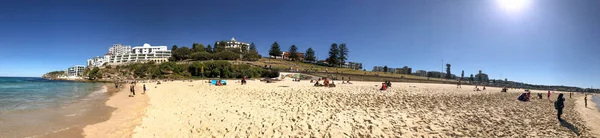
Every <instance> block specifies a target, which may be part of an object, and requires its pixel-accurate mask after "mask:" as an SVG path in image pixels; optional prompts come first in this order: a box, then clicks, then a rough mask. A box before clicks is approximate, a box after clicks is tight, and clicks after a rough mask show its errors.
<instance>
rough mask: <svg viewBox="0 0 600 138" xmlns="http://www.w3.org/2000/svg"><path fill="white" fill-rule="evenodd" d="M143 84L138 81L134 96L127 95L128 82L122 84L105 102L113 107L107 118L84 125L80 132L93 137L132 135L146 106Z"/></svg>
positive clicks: (144, 112) (146, 100) (146, 99)
mask: <svg viewBox="0 0 600 138" xmlns="http://www.w3.org/2000/svg"><path fill="white" fill-rule="evenodd" d="M143 84H144V83H139V84H137V85H136V86H135V89H136V95H135V96H134V97H128V95H130V92H129V91H128V89H127V88H129V85H130V84H127V85H124V88H122V89H119V90H118V91H115V92H114V93H113V94H112V95H111V96H110V98H108V100H107V101H106V102H105V105H106V106H108V107H111V108H115V110H114V111H112V112H111V113H110V115H109V118H107V119H106V120H105V121H102V122H98V123H95V124H90V125H87V126H85V127H84V128H83V132H82V133H81V134H82V135H83V136H85V137H93V138H94V137H97V138H108V137H111V138H112V137H132V135H133V133H134V129H135V128H136V126H139V125H140V124H141V121H142V118H143V117H144V115H145V114H146V107H147V106H148V100H149V97H148V96H147V95H143V94H141V92H143V88H142V86H143ZM111 87H114V86H111ZM149 92H150V91H149Z"/></svg>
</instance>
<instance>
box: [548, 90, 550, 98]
mask: <svg viewBox="0 0 600 138" xmlns="http://www.w3.org/2000/svg"><path fill="white" fill-rule="evenodd" d="M548 100H550V91H548Z"/></svg>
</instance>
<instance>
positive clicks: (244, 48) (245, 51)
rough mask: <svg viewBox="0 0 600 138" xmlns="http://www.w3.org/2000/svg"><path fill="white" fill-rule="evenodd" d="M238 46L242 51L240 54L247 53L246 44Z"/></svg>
mask: <svg viewBox="0 0 600 138" xmlns="http://www.w3.org/2000/svg"><path fill="white" fill-rule="evenodd" d="M240 48H241V50H240V51H241V52H242V54H248V45H242V47H240Z"/></svg>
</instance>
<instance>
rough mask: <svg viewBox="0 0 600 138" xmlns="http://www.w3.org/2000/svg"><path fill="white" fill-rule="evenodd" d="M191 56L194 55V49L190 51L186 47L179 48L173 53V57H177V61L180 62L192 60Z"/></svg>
mask: <svg viewBox="0 0 600 138" xmlns="http://www.w3.org/2000/svg"><path fill="white" fill-rule="evenodd" d="M191 54H192V49H189V48H188V47H186V46H183V47H181V48H178V49H177V50H175V51H173V52H172V56H173V57H175V60H178V61H181V60H186V59H190V56H191Z"/></svg>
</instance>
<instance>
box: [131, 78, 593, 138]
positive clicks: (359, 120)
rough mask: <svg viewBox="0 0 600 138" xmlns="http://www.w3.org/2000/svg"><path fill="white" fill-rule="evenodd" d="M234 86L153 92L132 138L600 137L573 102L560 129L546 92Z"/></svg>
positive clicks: (199, 84) (372, 85)
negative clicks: (524, 96)
mask: <svg viewBox="0 0 600 138" xmlns="http://www.w3.org/2000/svg"><path fill="white" fill-rule="evenodd" d="M228 83H229V85H228V86H220V87H217V86H209V85H208V84H207V83H205V82H204V81H195V82H181V81H178V82H165V83H163V84H161V85H158V87H157V88H154V86H156V85H154V84H150V85H148V87H149V88H150V90H151V92H149V93H148V94H147V95H148V96H149V97H150V99H149V105H148V107H147V108H146V109H147V110H146V113H145V116H144V118H143V120H142V121H141V125H139V126H137V127H136V128H135V129H134V131H133V132H134V134H133V137H135V138H148V137H211V136H212V137H235V136H240V137H288V136H292V137H296V136H302V137H305V136H311V137H312V136H314V137H328V136H332V137H345V136H347V137H577V136H578V135H580V136H583V137H591V136H593V135H592V131H597V130H598V129H596V128H593V127H588V126H586V124H589V123H590V122H586V121H587V120H584V119H582V117H581V116H580V113H579V112H577V111H576V108H575V107H576V104H575V103H576V99H575V98H566V101H565V105H566V106H565V109H564V114H563V119H564V120H565V121H563V122H559V121H558V120H557V118H556V109H554V104H553V102H554V100H555V99H556V97H557V95H558V93H553V94H552V96H551V97H550V99H546V92H545V91H535V90H534V91H532V96H534V95H535V94H536V93H543V94H544V99H532V101H530V102H520V101H518V100H517V97H518V95H519V94H520V93H521V92H522V91H523V90H509V92H508V93H501V92H500V88H491V87H488V89H487V90H486V91H480V92H476V91H473V88H474V86H467V85H465V86H463V87H462V88H456V85H445V84H418V83H394V85H393V87H392V88H391V89H389V90H387V91H379V90H378V88H379V86H376V85H381V83H379V82H354V84H351V85H350V84H339V83H338V87H336V88H323V87H313V86H312V83H309V82H308V81H303V82H292V81H283V82H277V83H269V84H267V83H264V82H259V81H248V85H240V84H239V82H237V81H236V80H229V81H228ZM413 86H414V87H413ZM565 97H568V94H567V95H566V96H565ZM588 106H589V105H588ZM584 115H590V116H596V117H597V116H598V115H599V114H597V113H596V114H584ZM592 129H594V130H592Z"/></svg>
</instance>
